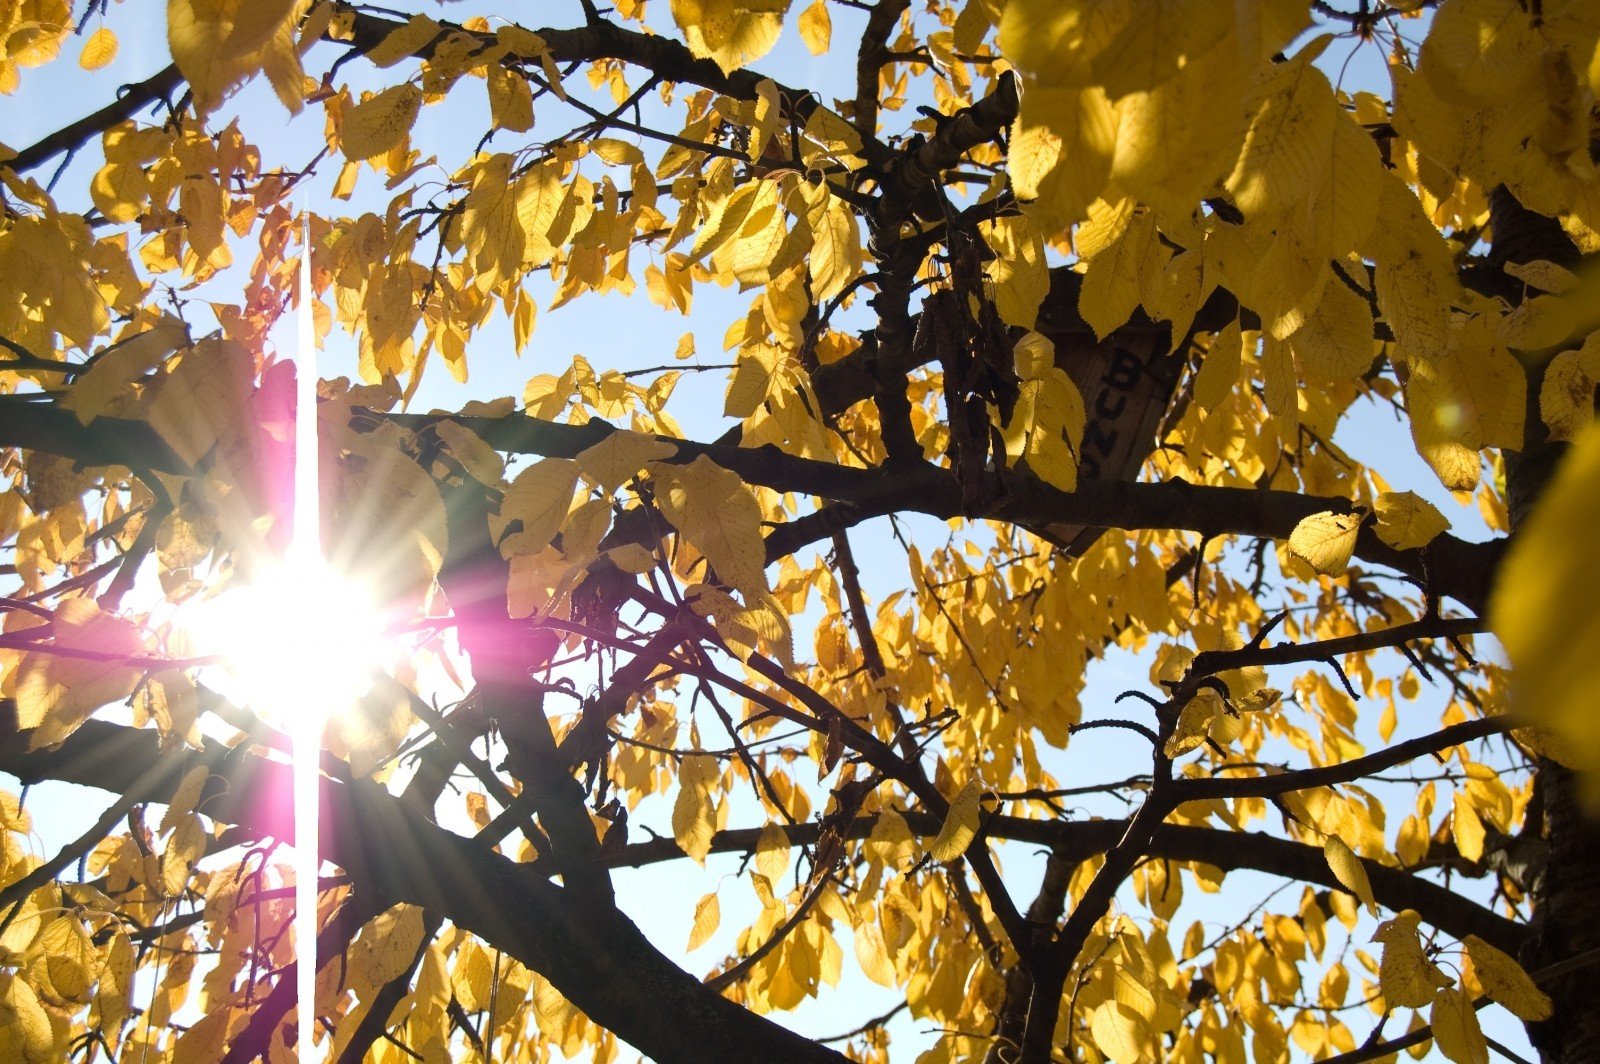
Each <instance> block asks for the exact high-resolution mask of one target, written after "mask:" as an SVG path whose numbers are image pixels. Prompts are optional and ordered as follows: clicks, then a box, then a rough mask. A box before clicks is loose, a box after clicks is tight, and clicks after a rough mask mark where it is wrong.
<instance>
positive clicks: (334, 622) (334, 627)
mask: <svg viewBox="0 0 1600 1064" xmlns="http://www.w3.org/2000/svg"><path fill="white" fill-rule="evenodd" d="M297 554H298V556H296V555H297ZM198 612H199V613H200V616H198V617H196V618H195V621H194V623H193V624H192V625H191V630H192V631H193V635H194V640H195V643H196V644H197V649H199V650H200V651H201V653H203V654H206V655H209V656H212V657H215V658H216V659H217V661H218V664H219V665H221V666H222V671H223V674H224V675H223V677H222V680H223V681H225V682H218V684H217V686H218V688H219V689H220V690H221V693H222V694H224V695H225V696H227V697H228V698H229V699H230V700H231V701H234V702H238V703H240V704H243V705H247V706H249V707H250V708H251V709H253V710H255V712H256V713H258V714H260V715H261V716H262V717H263V718H264V719H266V720H267V721H269V722H270V723H273V724H277V725H281V726H288V725H290V724H293V723H296V722H304V723H309V722H310V721H311V720H314V721H316V722H317V723H318V725H319V726H320V723H321V722H322V721H323V720H325V719H326V717H327V716H328V715H329V714H331V713H335V712H338V711H339V710H341V709H344V708H345V707H347V706H349V705H350V704H351V703H352V702H354V701H355V700H356V699H358V698H360V697H361V696H362V695H364V694H365V693H366V691H367V688H368V687H369V686H370V684H371V682H372V675H373V671H374V670H375V669H376V668H378V666H379V664H380V663H381V661H382V656H383V643H384V640H383V630H384V618H383V615H382V613H381V612H380V611H379V610H378V608H377V607H376V605H375V604H374V603H373V601H372V597H371V595H370V594H369V593H368V592H367V590H366V589H365V588H363V587H362V586H361V585H359V584H357V583H355V582H354V581H352V580H350V579H349V578H348V577H346V576H344V575H343V574H342V573H340V572H338V571H337V570H336V569H334V568H332V567H331V566H329V565H328V564H327V563H326V562H324V561H322V560H321V559H320V558H316V557H306V556H305V555H304V554H300V553H299V552H291V555H290V557H289V558H286V559H285V560H284V561H282V562H280V563H278V564H276V565H272V566H269V567H267V568H265V569H264V570H263V571H262V572H259V573H257V574H256V576H255V579H254V580H252V581H251V582H250V583H248V584H245V585H243V586H241V587H236V588H233V589H231V590H228V591H225V592H223V593H222V594H221V595H219V596H217V597H216V598H215V599H213V600H212V601H210V602H208V603H206V604H205V605H204V606H203V607H201V609H200V611H198ZM308 718H309V720H308Z"/></svg>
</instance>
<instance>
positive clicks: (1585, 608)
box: [1489, 424, 1600, 770]
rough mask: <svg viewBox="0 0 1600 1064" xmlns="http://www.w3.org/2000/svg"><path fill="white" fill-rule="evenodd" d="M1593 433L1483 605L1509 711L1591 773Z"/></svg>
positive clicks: (1599, 616)
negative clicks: (1506, 671) (1502, 664)
mask: <svg viewBox="0 0 1600 1064" xmlns="http://www.w3.org/2000/svg"><path fill="white" fill-rule="evenodd" d="M1596 484H1600V424H1595V425H1591V426H1590V427H1589V428H1588V429H1586V430H1585V431H1584V432H1583V434H1582V435H1581V436H1579V438H1578V440H1577V441H1576V442H1575V443H1574V444H1573V446H1572V448H1571V449H1570V450H1569V451H1568V452H1567V454H1566V456H1565V457H1564V458H1563V459H1562V462H1561V465H1560V467H1559V468H1558V469H1557V471H1556V474H1555V476H1554V477H1553V478H1551V480H1550V482H1549V483H1548V484H1547V485H1546V487H1545V489H1544V493H1543V496H1542V497H1541V498H1540V500H1539V504H1538V505H1537V506H1536V507H1535V508H1534V511H1533V513H1532V515H1531V516H1530V517H1529V519H1528V521H1527V522H1526V523H1525V524H1524V526H1523V527H1522V528H1521V529H1520V530H1519V531H1518V533H1517V536H1516V538H1515V539H1513V541H1512V546H1511V551H1510V553H1509V554H1508V555H1507V557H1506V559H1505V561H1504V562H1503V563H1502V564H1501V566H1500V571H1499V574H1498V575H1497V577H1496V581H1495V589H1494V593H1493V595H1492V596H1491V598H1490V605H1489V617H1490V621H1491V627H1492V628H1493V629H1494V632H1495V634H1496V635H1498V636H1499V637H1500V641H1501V645H1502V646H1504V648H1505V652H1506V656H1507V657H1508V658H1509V659H1510V661H1511V667H1512V670H1513V671H1512V676H1511V683H1512V705H1513V708H1514V709H1516V710H1517V712H1519V713H1521V714H1523V715H1524V717H1525V718H1526V719H1527V720H1528V721H1529V722H1530V723H1533V724H1537V725H1539V726H1541V727H1545V728H1549V729H1551V730H1552V731H1554V732H1556V733H1557V735H1558V736H1559V737H1560V738H1561V739H1562V740H1563V741H1564V742H1565V743H1566V745H1567V748H1568V749H1569V750H1570V751H1571V756H1572V758H1573V759H1574V761H1575V762H1576V763H1577V764H1578V765H1579V766H1581V767H1584V768H1588V769H1590V770H1593V769H1597V768H1600V728H1596V727H1595V723H1594V699H1593V697H1592V694H1591V691H1590V688H1591V681H1590V677H1591V676H1592V674H1593V671H1594V663H1595V661H1596V660H1600V567H1596V565H1595V564H1594V558H1593V552H1592V551H1590V550H1589V549H1587V547H1586V545H1587V544H1589V543H1590V542H1592V540H1593V535H1594V530H1595V529H1596V528H1600V491H1596V490H1595V485H1596Z"/></svg>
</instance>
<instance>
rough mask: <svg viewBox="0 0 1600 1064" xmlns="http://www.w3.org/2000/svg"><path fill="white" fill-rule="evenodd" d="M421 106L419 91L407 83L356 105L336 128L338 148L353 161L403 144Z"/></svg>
mask: <svg viewBox="0 0 1600 1064" xmlns="http://www.w3.org/2000/svg"><path fill="white" fill-rule="evenodd" d="M421 109H422V92H421V90H419V89H417V88H416V87H415V86H414V85H411V84H410V83H409V82H407V83H404V84H400V85H395V86H392V87H390V88H387V89H384V90H383V91H382V92H379V93H377V94H376V95H373V96H370V97H368V98H367V99H365V100H363V101H361V102H360V103H358V104H356V106H355V107H353V108H351V109H350V111H349V112H348V113H347V114H346V115H345V116H344V122H343V124H342V125H341V126H340V127H339V147H340V148H341V149H342V150H343V151H344V154H345V158H347V159H349V160H351V161H352V162H357V161H360V160H362V159H370V158H372V157H373V156H375V155H382V154H383V153H384V152H387V151H389V150H390V149H392V148H396V147H398V146H399V145H400V144H401V143H403V142H404V141H405V139H406V137H407V135H409V134H410V132H411V127H412V125H413V124H414V123H415V122H416V120H417V113H418V112H419V111H420V110H421Z"/></svg>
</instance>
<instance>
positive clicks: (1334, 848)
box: [1322, 835, 1378, 916]
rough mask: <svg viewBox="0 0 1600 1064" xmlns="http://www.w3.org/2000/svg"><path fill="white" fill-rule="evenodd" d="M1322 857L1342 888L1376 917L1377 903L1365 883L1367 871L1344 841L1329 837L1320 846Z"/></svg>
mask: <svg viewBox="0 0 1600 1064" xmlns="http://www.w3.org/2000/svg"><path fill="white" fill-rule="evenodd" d="M1322 855H1323V856H1324V857H1326V858H1327V859H1328V867H1329V868H1331V869H1332V870H1333V877H1334V878H1335V879H1337V880H1338V881H1339V882H1340V883H1342V884H1343V885H1344V888H1345V889H1346V890H1348V891H1349V892H1350V893H1352V894H1354V895H1355V896H1356V897H1358V898H1360V899H1361V902H1362V904H1364V905H1365V906H1366V907H1367V911H1368V912H1370V913H1371V914H1372V915H1374V916H1376V915H1378V903H1377V901H1376V900H1374V899H1373V897H1372V884H1371V883H1370V882H1368V881H1367V869H1366V866H1364V865H1363V864H1362V863H1361V859H1360V858H1359V857H1357V856H1356V855H1355V853H1354V852H1353V851H1352V850H1351V849H1350V847H1348V846H1346V845H1345V844H1344V840H1343V839H1341V838H1339V836H1337V835H1329V836H1328V838H1327V841H1326V842H1324V843H1323V844H1322Z"/></svg>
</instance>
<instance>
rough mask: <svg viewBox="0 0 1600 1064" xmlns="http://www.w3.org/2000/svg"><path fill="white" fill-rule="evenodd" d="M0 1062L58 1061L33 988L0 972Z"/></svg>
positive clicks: (46, 1017)
mask: <svg viewBox="0 0 1600 1064" xmlns="http://www.w3.org/2000/svg"><path fill="white" fill-rule="evenodd" d="M64 1048H65V1047H63V1049H64ZM0 1059H4V1060H12V1061H17V1062H19V1064H46V1062H48V1061H52V1060H58V1059H60V1058H59V1057H58V1056H57V1055H56V1040H55V1032H54V1029H53V1028H52V1027H51V1025H50V1014H49V1013H47V1012H45V1010H44V1006H43V1005H41V1004H40V1003H39V996H38V995H37V994H35V993H34V992H33V988H32V987H30V986H29V985H28V984H27V983H25V982H23V981H22V979H20V978H18V977H17V976H15V975H12V974H11V973H10V972H0Z"/></svg>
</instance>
